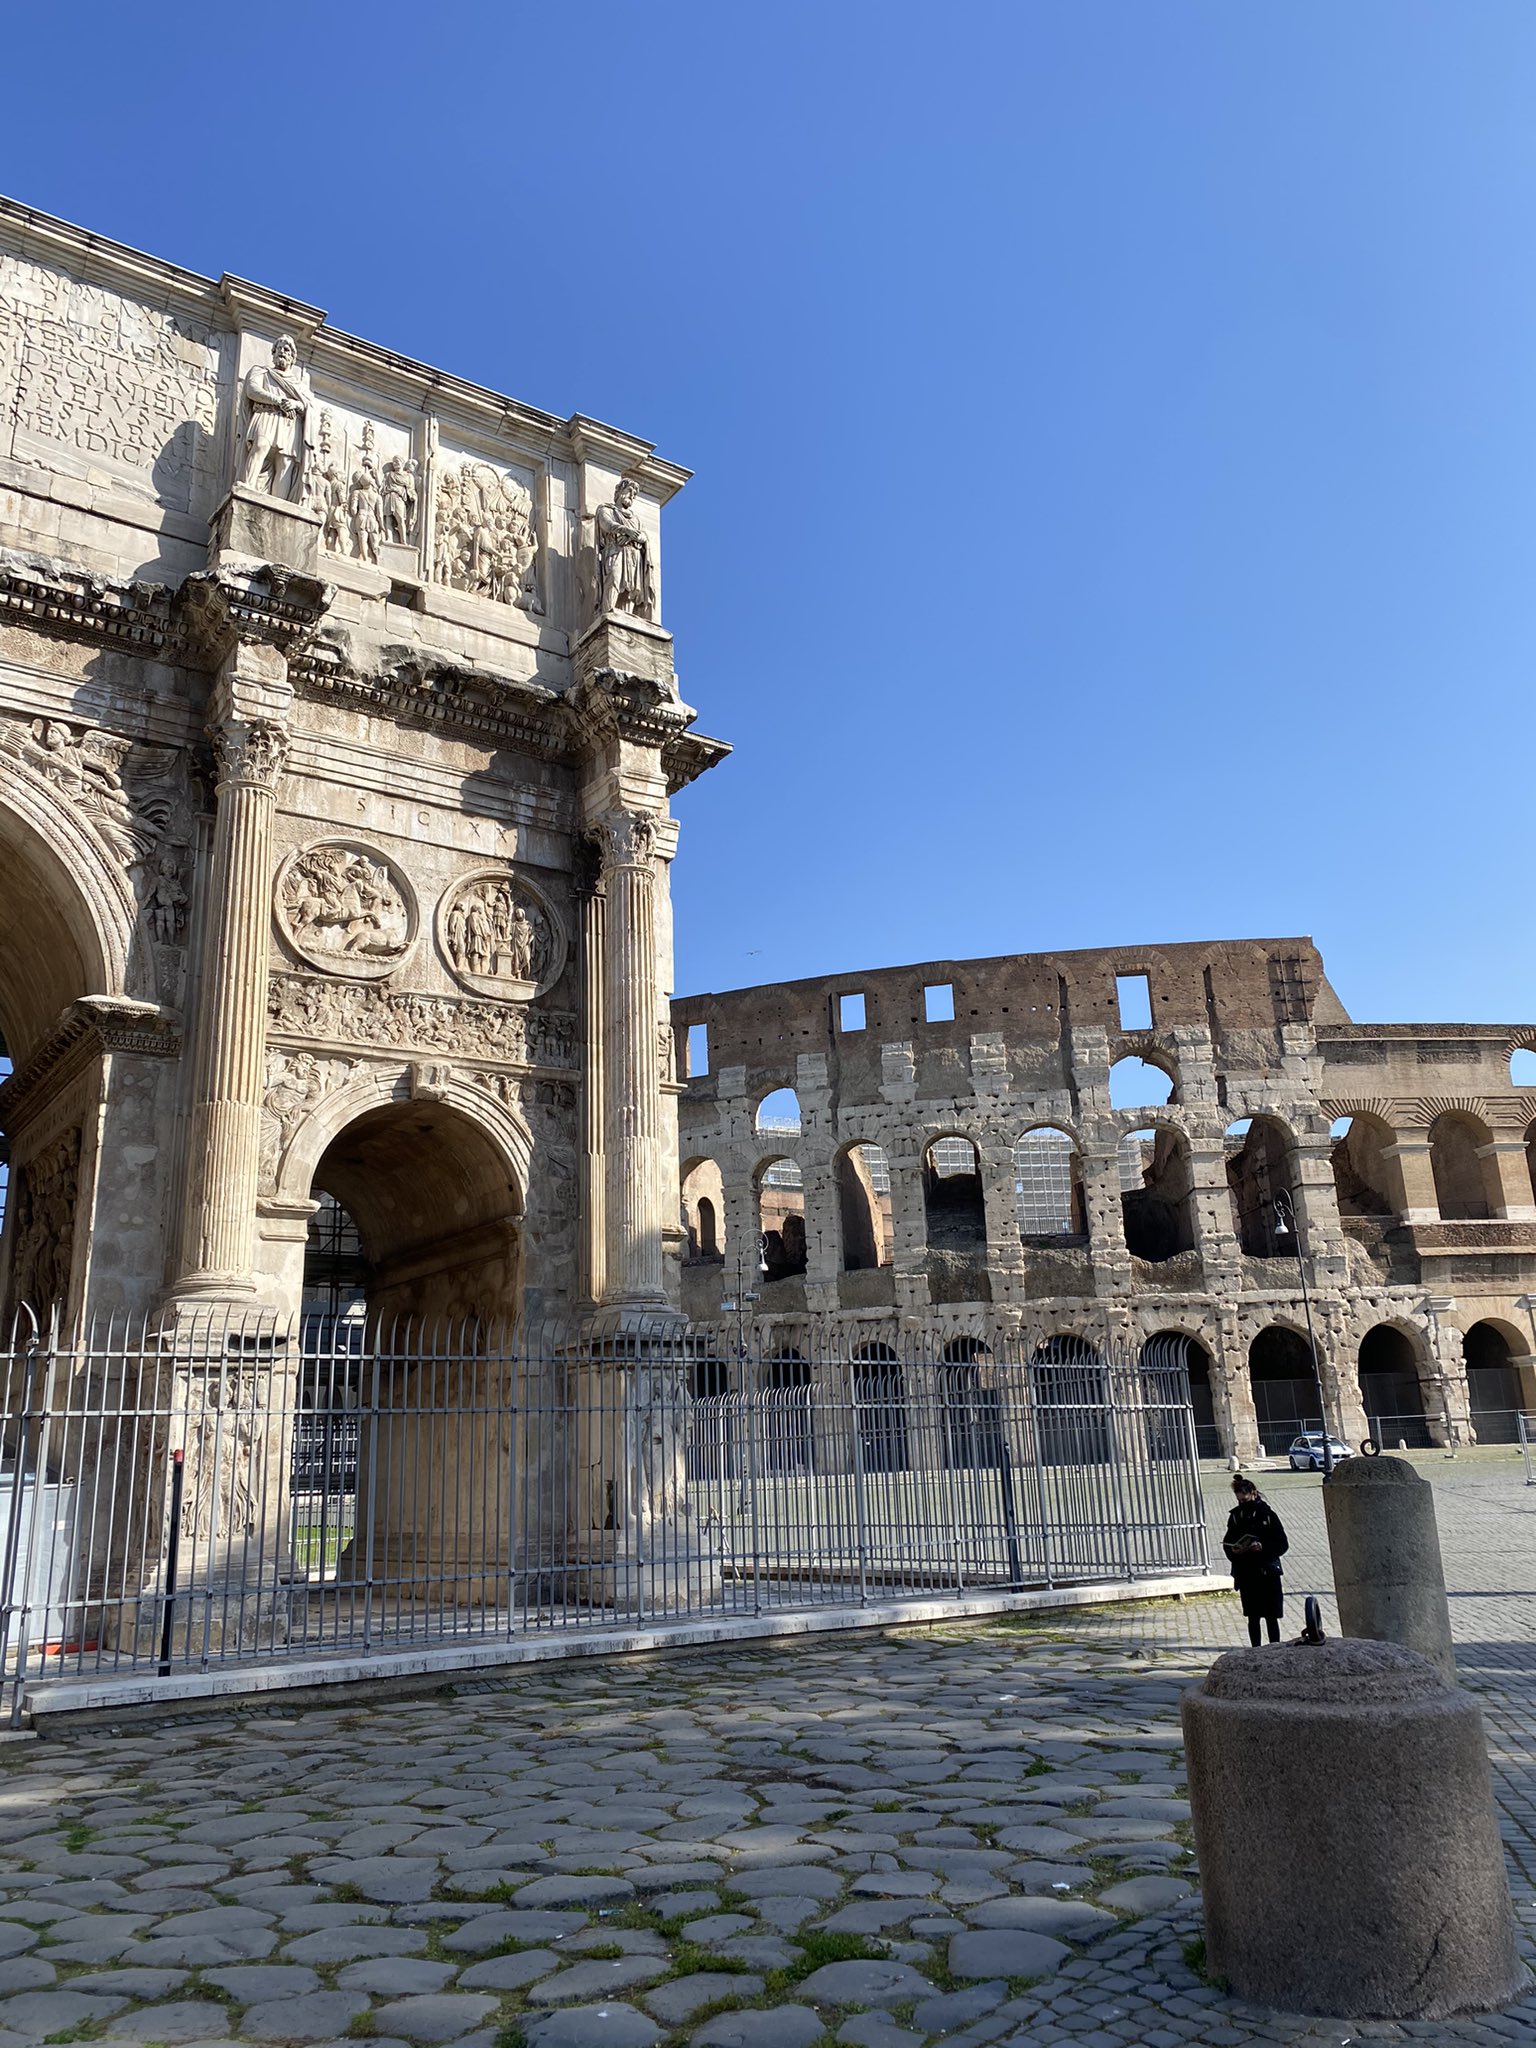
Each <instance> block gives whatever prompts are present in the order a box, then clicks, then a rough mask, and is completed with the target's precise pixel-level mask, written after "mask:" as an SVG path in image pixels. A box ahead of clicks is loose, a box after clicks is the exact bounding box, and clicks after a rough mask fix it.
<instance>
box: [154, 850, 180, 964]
mask: <svg viewBox="0 0 1536 2048" xmlns="http://www.w3.org/2000/svg"><path fill="white" fill-rule="evenodd" d="M144 911H145V917H146V920H147V922H148V924H149V935H150V937H151V938H152V939H153V940H154V941H155V943H156V944H157V945H161V946H174V945H175V943H176V941H177V939H178V938H180V936H181V928H182V926H183V925H184V924H185V923H186V919H187V892H186V890H185V889H184V888H183V887H182V885H181V861H180V858H179V856H178V855H177V854H175V853H163V854H161V856H160V862H159V865H158V867H157V868H156V869H155V879H154V881H153V883H152V884H151V885H150V889H149V893H148V895H147V896H146V897H145V899H144Z"/></svg>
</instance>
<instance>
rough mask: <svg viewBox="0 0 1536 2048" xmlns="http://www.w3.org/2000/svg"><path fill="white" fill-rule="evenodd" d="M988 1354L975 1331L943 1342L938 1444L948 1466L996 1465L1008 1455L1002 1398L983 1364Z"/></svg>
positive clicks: (959, 1468)
mask: <svg viewBox="0 0 1536 2048" xmlns="http://www.w3.org/2000/svg"><path fill="white" fill-rule="evenodd" d="M991 1356H992V1351H991V1347H990V1346H989V1345H987V1344H985V1343H983V1341H982V1340H981V1338H980V1337H951V1338H950V1339H949V1341H948V1342H947V1343H946V1344H945V1346H944V1348H943V1352H942V1354H941V1360H940V1365H939V1371H938V1379H937V1390H938V1395H939V1401H940V1419H941V1430H940V1438H941V1441H940V1450H941V1452H942V1455H943V1460H944V1463H945V1465H946V1466H947V1467H948V1468H949V1470H951V1471H955V1472H991V1471H996V1470H998V1469H1000V1468H1001V1467H1002V1466H1003V1465H1004V1463H1005V1461H1006V1459H1007V1455H1008V1451H1007V1442H1006V1439H1005V1436H1004V1431H1003V1398H1002V1395H1001V1393H1000V1392H999V1390H998V1388H997V1387H996V1386H995V1385H992V1384H989V1383H988V1379H987V1376H986V1375H985V1374H984V1373H983V1370H982V1368H983V1366H984V1365H985V1364H986V1363H987V1362H988V1361H989V1360H990V1359H991Z"/></svg>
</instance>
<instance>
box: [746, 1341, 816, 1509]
mask: <svg viewBox="0 0 1536 2048" xmlns="http://www.w3.org/2000/svg"><path fill="white" fill-rule="evenodd" d="M811 1383H812V1374H811V1368H810V1364H809V1362H808V1361H807V1360H806V1359H805V1358H804V1357H803V1356H802V1354H801V1353H800V1352H799V1351H797V1350H795V1349H794V1348H793V1346H790V1347H789V1348H787V1349H785V1350H782V1351H777V1352H775V1353H774V1355H773V1356H772V1357H771V1358H765V1359H764V1360H763V1363H762V1366H761V1368H760V1375H759V1382H758V1384H759V1387H760V1389H761V1392H760V1395H759V1402H760V1406H761V1409H762V1430H763V1469H764V1471H765V1472H767V1473H768V1474H769V1475H770V1476H771V1477H773V1478H776V1479H801V1478H805V1477H807V1476H808V1475H809V1474H811V1473H812V1472H814V1471H815V1469H816V1432H815V1424H814V1421H813V1418H812V1413H811Z"/></svg>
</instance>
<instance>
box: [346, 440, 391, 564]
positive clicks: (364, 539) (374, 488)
mask: <svg viewBox="0 0 1536 2048" xmlns="http://www.w3.org/2000/svg"><path fill="white" fill-rule="evenodd" d="M382 504H383V492H382V491H381V490H380V488H379V472H378V470H377V468H376V467H375V466H374V460H373V457H372V456H371V455H365V456H364V457H363V459H362V461H361V462H360V463H359V464H358V466H357V468H356V469H355V470H354V471H353V472H352V488H351V493H350V495H349V496H348V499H347V520H348V523H349V524H350V526H351V528H352V552H353V554H354V555H356V557H357V559H358V560H359V561H360V562H377V561H378V559H379V540H380V537H381V536H382V534H383V531H384V522H383V517H382Z"/></svg>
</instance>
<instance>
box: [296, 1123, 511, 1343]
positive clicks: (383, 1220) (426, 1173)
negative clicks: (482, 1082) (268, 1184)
mask: <svg viewBox="0 0 1536 2048" xmlns="http://www.w3.org/2000/svg"><path fill="white" fill-rule="evenodd" d="M311 1196H312V1199H315V1200H317V1201H321V1202H322V1210H321V1212H320V1213H321V1214H329V1211H327V1210H326V1209H325V1207H324V1198H327V1197H328V1198H329V1199H330V1202H331V1203H332V1204H333V1205H334V1207H335V1208H336V1209H337V1210H339V1211H341V1212H343V1213H344V1215H345V1216H346V1218H347V1219H348V1221H349V1222H350V1224H351V1225H352V1226H353V1228H354V1229H355V1233H356V1247H357V1257H358V1259H359V1260H360V1261H361V1264H360V1265H358V1266H356V1267H354V1268H353V1269H352V1282H353V1284H362V1285H363V1287H364V1298H365V1300H366V1313H367V1320H368V1321H369V1322H370V1323H371V1324H372V1325H373V1326H374V1327H375V1328H378V1327H381V1326H383V1325H384V1324H386V1323H389V1322H391V1321H411V1322H416V1323H421V1322H430V1321H450V1320H451V1321H460V1320H464V1321H474V1322H477V1323H498V1322H499V1323H512V1322H516V1321H517V1320H518V1319H519V1317H520V1315H521V1312H522V1294H521V1289H522V1235H521V1218H522V1207H523V1204H522V1194H521V1190H520V1189H519V1188H518V1187H517V1185H516V1183H515V1181H513V1179H512V1178H511V1171H510V1167H509V1165H508V1162H507V1161H506V1159H505V1158H504V1157H503V1156H502V1154H501V1153H500V1151H499V1150H498V1148H497V1147H496V1145H495V1144H494V1143H493V1142H492V1140H491V1139H490V1137H489V1136H488V1135H487V1134H486V1133H485V1132H484V1131H483V1130H481V1129H480V1128H479V1127H478V1125H476V1124H475V1123H473V1122H472V1121H471V1120H470V1119H469V1118H468V1117H467V1116H465V1115H464V1114H463V1113H462V1111H459V1110H456V1109H454V1108H452V1107H450V1106H449V1105H448V1104H446V1103H440V1102H414V1101H413V1102H392V1103H386V1104H384V1105H382V1106H381V1107H379V1108H376V1109H371V1110H367V1111H365V1112H364V1113H363V1115H361V1116H359V1117H357V1118H356V1119H355V1120H354V1121H353V1122H352V1123H350V1124H348V1125H346V1126H345V1128H344V1129H342V1130H341V1131H339V1132H338V1133H337V1134H336V1136H335V1137H334V1138H332V1140H331V1142H330V1144H329V1145H328V1146H327V1147H326V1149H325V1151H324V1153H323V1154H322V1155H321V1158H320V1162H319V1164H318V1166H317V1167H316V1169H315V1174H314V1181H313V1185H312V1188H311ZM349 1251H350V1245H349ZM305 1263H306V1272H305V1286H306V1292H307V1291H308V1289H309V1287H310V1284H311V1270H310V1264H309V1258H308V1256H306V1262H305ZM362 1276H365V1278H364V1277H362ZM313 1278H314V1285H315V1287H316V1288H317V1289H318V1288H319V1286H320V1285H321V1283H322V1273H321V1268H320V1266H319V1264H318V1263H317V1264H316V1266H315V1268H314V1271H313Z"/></svg>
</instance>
